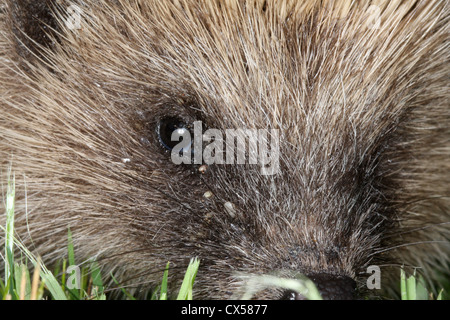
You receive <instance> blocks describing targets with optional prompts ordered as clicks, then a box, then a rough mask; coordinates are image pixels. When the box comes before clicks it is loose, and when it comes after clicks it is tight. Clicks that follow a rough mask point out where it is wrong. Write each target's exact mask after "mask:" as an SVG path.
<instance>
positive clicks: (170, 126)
mask: <svg viewBox="0 0 450 320" xmlns="http://www.w3.org/2000/svg"><path fill="white" fill-rule="evenodd" d="M189 127H190V126H189V125H188V124H186V122H184V121H183V120H182V119H180V118H176V117H168V118H163V119H161V120H160V122H159V124H158V129H157V130H158V138H159V142H160V143H161V145H162V146H163V147H164V148H166V149H167V150H169V151H171V150H172V149H173V148H174V147H175V146H176V145H178V144H179V143H180V141H181V139H182V138H180V140H175V141H172V134H173V133H176V136H177V137H180V136H182V137H184V136H185V135H187V134H189V135H190V130H189ZM183 147H187V148H188V147H190V143H189V144H188V145H187V146H183Z"/></svg>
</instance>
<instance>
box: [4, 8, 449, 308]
mask: <svg viewBox="0 0 450 320" xmlns="http://www.w3.org/2000/svg"><path fill="white" fill-rule="evenodd" d="M449 13H450V8H449V2H448V1H440V0H430V1H425V0H393V1H386V0H372V1H371V0H368V1H350V0H336V1H326V0H323V1H320V0H317V1H316V0H305V1H289V0H278V1H275V0H266V1H263V0H226V1H225V0H206V1H193V0H164V1H160V0H145V1H144V0H133V1H126V0H115V1H105V0H98V1H91V0H83V1H82V0H79V1H75V0H74V1H68V0H59V1H57V0H40V1H32V0H15V1H10V0H2V1H0V15H1V18H0V114H1V116H0V162H1V168H2V169H1V172H2V181H3V185H5V183H4V181H6V176H7V172H8V169H7V168H8V166H10V167H11V168H12V171H13V172H14V173H15V177H16V181H15V184H16V193H17V197H16V217H15V219H16V221H15V228H16V234H17V237H18V238H19V239H20V240H21V241H22V242H23V243H24V244H26V245H27V246H28V247H29V248H30V249H32V250H33V252H36V253H37V254H39V255H40V256H41V257H42V259H43V261H45V263H46V264H52V263H55V262H56V261H57V260H58V259H60V258H61V257H64V256H65V254H66V250H67V235H68V230H69V229H70V230H71V233H72V235H73V243H74V248H75V252H76V255H77V259H79V261H80V263H81V261H90V260H89V259H92V258H95V259H96V261H97V262H98V263H99V265H100V266H101V268H102V270H103V272H104V273H103V274H104V275H105V276H107V275H110V274H113V275H114V278H115V279H117V281H118V282H119V283H120V285H122V286H124V287H126V288H129V289H130V290H131V289H133V290H134V291H133V292H135V293H136V294H137V295H138V296H139V295H142V296H145V295H146V294H147V293H149V292H151V291H152V290H154V288H155V287H156V286H157V285H158V284H159V283H160V279H161V276H162V270H164V268H165V266H166V264H167V262H170V263H171V270H172V272H171V273H170V277H169V289H170V290H171V291H170V292H173V291H174V290H175V288H176V287H177V286H178V285H179V284H180V282H181V280H182V277H183V273H182V272H177V270H183V269H184V268H185V267H186V266H187V264H188V263H189V261H190V259H191V258H193V257H198V258H199V259H200V261H201V262H200V269H199V271H198V275H197V280H196V283H195V286H194V298H197V299H232V298H235V297H237V294H240V293H241V292H243V290H244V289H243V288H245V287H246V285H247V284H248V279H251V278H252V277H256V276H262V275H274V276H277V277H283V278H288V279H296V277H298V275H299V274H301V275H305V276H307V277H309V278H310V279H311V280H313V281H314V282H315V284H316V286H317V288H318V289H319V291H320V293H321V294H322V297H323V298H324V299H358V298H361V297H363V296H365V295H370V296H373V297H379V296H382V293H383V292H395V290H396V289H395V287H394V286H395V285H394V283H395V281H394V280H393V279H396V278H397V277H398V274H399V268H400V267H402V266H403V267H404V268H405V270H407V271H408V270H409V271H412V270H417V272H419V273H420V274H421V275H422V276H423V277H424V279H425V280H426V281H427V282H428V283H429V284H430V287H431V288H434V286H436V283H438V281H439V279H441V278H442V277H444V278H445V277H447V278H448V276H449V273H450V272H449V266H450V261H449V257H450V244H449V240H450V227H449V226H450V225H449V223H450V213H449V208H450V202H449V200H450V197H449V196H450V183H449V182H450V170H449V169H450V161H449V155H450V144H449V138H450V130H449V123H450V122H449V120H450V108H449V101H450V99H449V98H450V90H449V79H450V78H449V76H450V72H449V71H450V64H449V57H450V55H449V54H450V50H449V41H448V32H449V27H450V25H449V17H450V15H449ZM198 124H200V125H201V126H200V128H199V127H198ZM196 125H197V126H196ZM210 130H214V131H210ZM227 130H235V131H234V132H235V133H236V132H238V130H241V131H239V132H253V133H257V138H259V139H260V140H259V144H254V145H253V147H254V148H253V149H251V148H249V150H248V151H246V150H244V153H243V155H244V156H245V159H244V160H246V161H244V162H239V161H237V157H236V159H235V158H234V155H233V154H232V153H231V152H232V151H233V150H240V149H242V148H241V147H242V146H247V142H248V145H249V146H250V145H251V141H252V136H251V135H248V136H247V137H245V136H244V137H240V140H239V139H236V140H232V141H231V143H229V141H226V146H227V148H222V149H220V148H219V147H221V146H224V145H225V142H224V140H223V137H225V133H226V132H227V133H229V131H227ZM208 131H210V134H207V132H208ZM175 132H177V133H179V134H180V135H181V139H180V137H179V138H178V139H174V136H173V135H174V133H175ZM211 132H212V134H211ZM196 133H197V135H196ZM260 133H266V134H265V135H262V134H260ZM192 134H193V135H194V137H195V139H197V140H198V139H199V137H200V138H201V140H200V142H198V141H197V140H195V141H194V142H191V143H190V144H189V143H188V142H189V141H188V140H187V136H188V135H192ZM221 134H223V137H219V136H220V135H221ZM261 136H264V137H262V138H261ZM227 138H228V135H227ZM185 139H186V140H185ZM181 140H182V141H183V143H184V142H186V143H184V144H183V145H182V146H181V147H180V144H181V142H180V141H181ZM271 141H275V143H274V144H271V143H270V142H271ZM208 142H209V143H210V144H207V143H208ZM234 142H236V144H234ZM266 142H267V143H266ZM239 143H241V144H239ZM265 144H267V145H268V146H269V148H266V149H263V148H262V146H263V145H265ZM239 146H241V147H239ZM176 147H178V149H176ZM208 147H209V149H208ZM228 147H230V148H229V149H228ZM233 148H236V149H233ZM211 149H213V151H212V152H210V153H209V155H210V157H205V154H206V153H207V150H209V151H211ZM225 149H226V150H225ZM175 150H176V151H175ZM255 150H263V151H261V152H260V151H255ZM264 150H265V151H264ZM272 151H273V152H272ZM255 152H260V153H259V155H260V156H261V158H259V157H254V159H253V160H255V159H256V160H258V161H256V162H255V161H253V162H252V161H247V160H248V159H247V158H251V155H254V154H255ZM225 153H226V154H227V157H226V160H227V161H222V162H220V161H218V160H220V157H219V156H222V155H223V154H225ZM269 153H271V156H270V157H269V158H270V159H272V160H273V162H272V164H276V169H277V170H275V171H273V172H269V173H268V172H266V171H264V170H262V169H264V168H266V167H267V164H268V163H269V162H270V161H269V162H267V161H266V162H263V161H262V158H263V156H264V155H266V156H267V154H269ZM181 154H183V155H184V157H185V158H184V159H185V160H188V161H184V162H183V163H175V161H174V156H175V158H176V156H179V155H181ZM229 154H231V156H228V155H229ZM202 155H203V158H202ZM198 156H199V157H198ZM275 156H276V160H277V161H276V162H275V160H274V159H275ZM193 158H195V160H196V161H190V160H192V159H193ZM222 159H225V158H224V157H222ZM270 159H269V160H270ZM197 160H198V161H197ZM4 221H5V218H4V217H3V215H2V217H1V218H0V222H1V223H2V224H4ZM371 266H376V267H377V268H379V270H380V282H381V284H380V285H379V287H380V288H381V289H380V290H369V289H368V288H367V283H366V281H367V279H368V276H369V274H368V271H367V270H368V268H369V267H371ZM105 281H107V280H105ZM110 283H111V284H113V283H114V282H112V280H111V281H110ZM254 298H255V299H282V298H288V299H303V298H304V295H302V294H300V293H297V292H292V291H289V290H286V289H283V288H278V287H275V288H264V289H261V290H260V291H258V293H256V294H255V297H254Z"/></svg>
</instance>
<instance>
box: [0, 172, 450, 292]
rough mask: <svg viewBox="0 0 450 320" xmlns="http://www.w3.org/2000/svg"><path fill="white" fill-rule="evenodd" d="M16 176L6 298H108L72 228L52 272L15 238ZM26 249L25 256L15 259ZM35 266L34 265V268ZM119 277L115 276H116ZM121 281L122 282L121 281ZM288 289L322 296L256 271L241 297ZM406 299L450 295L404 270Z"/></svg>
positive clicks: (309, 285) (188, 287) (192, 269)
mask: <svg viewBox="0 0 450 320" xmlns="http://www.w3.org/2000/svg"><path fill="white" fill-rule="evenodd" d="M14 185H15V178H14V175H12V174H11V172H9V174H8V184H7V192H6V199H5V207H6V216H7V218H6V226H0V229H2V230H3V231H4V233H5V253H4V257H3V260H4V263H5V266H4V270H5V275H4V279H3V280H2V279H1V277H0V299H1V300H41V299H51V300H105V299H106V298H107V294H106V290H105V286H104V284H103V282H102V275H101V269H100V267H99V265H98V263H97V262H96V261H90V262H89V263H85V264H83V266H82V267H77V264H76V259H75V256H76V253H75V250H74V245H73V242H72V233H71V231H70V229H69V230H68V236H67V239H68V240H67V257H68V258H67V259H63V260H62V261H61V262H60V263H59V264H58V265H57V266H56V267H55V269H54V270H53V271H50V270H49V269H47V268H46V266H45V265H44V264H43V263H42V262H41V260H40V259H39V257H36V256H34V255H33V254H32V253H31V252H30V251H29V250H28V249H27V248H26V247H25V246H23V245H22V244H21V243H20V242H19V241H18V240H17V239H16V238H15V237H14V201H15V187H14ZM15 252H18V253H20V258H19V259H18V258H15V257H17V256H18V255H17V254H15ZM199 266H200V261H199V260H198V259H197V258H194V259H191V261H190V264H189V266H188V268H187V270H186V273H185V276H184V280H183V282H182V284H181V287H180V289H179V291H178V295H177V297H176V299H177V300H192V299H193V298H194V296H193V287H194V282H195V278H196V276H197V271H198V269H199ZM169 267H170V263H167V265H166V268H165V270H164V272H163V274H162V280H161V285H160V286H159V288H157V290H154V292H153V294H152V296H151V300H167V299H168V298H169V292H168V279H169V271H170V270H169ZM30 270H33V272H32V273H31V272H30ZM111 276H112V277H113V275H111ZM116 283H117V284H118V282H117V281H116ZM274 287H278V288H284V289H286V290H292V291H295V292H298V293H300V294H302V295H304V296H305V297H306V298H307V299H312V300H321V299H322V298H321V297H320V294H319V292H318V290H317V288H316V286H315V285H314V283H313V282H312V281H311V280H309V279H307V278H306V277H303V276H299V277H298V278H297V279H285V278H279V277H274V276H268V275H266V276H250V277H249V278H248V281H247V285H246V288H245V292H244V294H243V295H242V296H241V297H239V298H241V299H251V298H252V297H253V296H254V295H255V294H256V293H257V292H258V291H260V290H264V289H267V288H274ZM400 289H401V300H430V299H432V300H444V299H448V298H449V297H447V296H446V295H445V294H444V290H441V291H440V293H439V294H438V296H437V297H434V296H433V295H432V294H430V293H429V292H428V291H427V289H426V288H425V286H424V285H423V281H422V279H421V278H420V277H417V276H416V274H413V275H411V276H409V277H407V276H406V274H405V272H404V270H403V269H401V270H400ZM121 290H122V292H123V296H124V297H126V298H128V299H130V300H135V297H133V295H131V294H130V293H128V292H127V291H126V290H125V289H124V288H121Z"/></svg>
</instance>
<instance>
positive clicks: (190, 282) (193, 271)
mask: <svg viewBox="0 0 450 320" xmlns="http://www.w3.org/2000/svg"><path fill="white" fill-rule="evenodd" d="M199 266H200V260H198V259H197V258H195V259H191V262H190V263H189V266H188V268H187V271H186V274H185V275H184V280H183V283H182V284H181V288H180V291H179V293H178V297H177V300H192V288H193V286H194V281H195V277H196V276H197V271H198V267H199Z"/></svg>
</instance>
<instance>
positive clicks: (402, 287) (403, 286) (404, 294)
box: [400, 268, 408, 300]
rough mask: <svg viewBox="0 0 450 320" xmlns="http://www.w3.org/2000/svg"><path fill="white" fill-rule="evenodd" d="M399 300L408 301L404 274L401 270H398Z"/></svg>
mask: <svg viewBox="0 0 450 320" xmlns="http://www.w3.org/2000/svg"><path fill="white" fill-rule="evenodd" d="M400 298H401V300H408V292H407V289H406V273H405V270H403V268H401V269H400Z"/></svg>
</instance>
